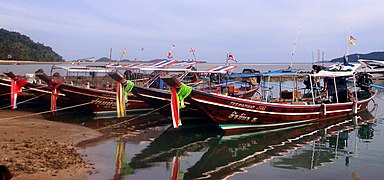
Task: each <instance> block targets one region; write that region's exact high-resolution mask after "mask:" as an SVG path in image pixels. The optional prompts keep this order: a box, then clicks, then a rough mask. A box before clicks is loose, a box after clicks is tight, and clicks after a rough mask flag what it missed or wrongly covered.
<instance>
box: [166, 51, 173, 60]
mask: <svg viewBox="0 0 384 180" xmlns="http://www.w3.org/2000/svg"><path fill="white" fill-rule="evenodd" d="M167 57H168V59H171V58H173V55H172V51H168V55H167Z"/></svg>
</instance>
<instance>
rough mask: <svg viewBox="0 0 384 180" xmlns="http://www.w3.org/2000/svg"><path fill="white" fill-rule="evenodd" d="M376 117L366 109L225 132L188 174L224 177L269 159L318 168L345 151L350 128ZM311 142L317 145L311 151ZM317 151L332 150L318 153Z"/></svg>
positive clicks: (188, 176)
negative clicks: (293, 125) (292, 124)
mask: <svg viewBox="0 0 384 180" xmlns="http://www.w3.org/2000/svg"><path fill="white" fill-rule="evenodd" d="M372 120H373V116H372V115H371V114H370V113H369V112H367V111H364V112H361V113H359V114H358V115H357V116H354V117H350V118H345V117H344V118H339V119H335V118H333V119H325V120H323V121H320V122H318V123H314V124H312V125H306V126H302V127H296V128H293V129H285V130H280V131H273V132H264V133H263V132H261V133H255V134H240V135H231V136H224V137H222V139H221V141H220V142H219V143H218V144H217V145H216V146H213V147H211V148H210V149H209V150H208V151H207V152H206V153H205V154H204V155H203V157H202V158H201V159H200V161H199V162H197V163H196V164H195V165H194V166H192V167H191V168H189V169H188V172H187V173H186V174H185V178H186V179H195V178H213V179H222V178H226V177H229V176H232V175H234V174H235V173H239V172H246V171H245V168H247V167H251V166H256V165H258V164H261V163H263V162H266V161H268V160H270V161H271V165H272V166H275V167H284V168H291V169H293V168H304V169H314V168H315V167H316V166H320V165H322V164H324V163H326V162H332V161H333V160H334V159H335V158H337V156H338V155H337V154H338V153H340V151H343V148H340V147H342V146H345V145H346V144H345V140H346V139H345V138H348V132H349V131H353V130H354V129H356V128H359V124H367V123H369V121H372ZM369 126H371V125H369ZM343 133H345V134H343ZM340 136H341V137H342V138H340ZM335 138H336V139H335ZM310 144H314V145H315V146H312V147H313V148H312V149H311V150H310V151H307V150H306V147H307V146H308V145H310ZM298 150H302V151H303V153H301V152H298ZM294 151H295V153H293V152H294ZM315 151H321V152H328V154H327V153H324V154H321V155H317V156H315V155H314V152H315ZM303 164H305V165H303Z"/></svg>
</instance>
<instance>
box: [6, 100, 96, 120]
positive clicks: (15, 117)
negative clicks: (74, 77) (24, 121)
mask: <svg viewBox="0 0 384 180" xmlns="http://www.w3.org/2000/svg"><path fill="white" fill-rule="evenodd" d="M91 103H92V102H87V103H83V104H78V105H74V106H69V107H64V108H60V109H57V110H56V111H61V110H65V109H71V108H75V107H80V106H84V105H87V104H91ZM50 112H51V110H48V111H43V112H39V113H32V114H26V115H22V116H13V117H8V118H0V120H10V119H18V118H23V117H28V116H35V115H40V114H45V113H50Z"/></svg>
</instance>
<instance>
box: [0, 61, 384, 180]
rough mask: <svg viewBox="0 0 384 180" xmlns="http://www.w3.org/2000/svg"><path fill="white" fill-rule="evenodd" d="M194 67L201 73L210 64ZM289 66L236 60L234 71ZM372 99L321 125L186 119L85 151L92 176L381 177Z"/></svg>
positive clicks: (380, 116)
mask: <svg viewBox="0 0 384 180" xmlns="http://www.w3.org/2000/svg"><path fill="white" fill-rule="evenodd" d="M199 66H200V67H199V69H201V70H202V69H206V68H209V67H212V66H213V65H212V64H204V65H203V64H202V65H199ZM287 66H288V65H276V64H275V65H239V69H240V70H241V69H242V68H245V67H246V68H255V69H259V70H261V71H264V70H268V69H279V68H286V67H287ZM310 66H311V65H310V64H307V65H299V66H297V67H296V68H306V69H308V68H309V67H310ZM41 67H43V68H46V72H49V68H50V66H46V65H43V66H41V65H39V66H6V67H5V66H3V67H1V68H0V71H1V70H3V71H5V70H8V71H9V70H12V71H15V73H28V72H33V71H35V70H36V68H37V69H38V68H41ZM17 70H18V71H17ZM29 70H30V71H29ZM240 70H239V71H240ZM378 83H379V85H383V84H384V83H383V82H378ZM375 99H376V102H377V106H374V104H373V103H370V105H369V108H368V110H369V111H368V112H363V113H360V114H358V115H357V116H353V117H345V118H339V119H334V120H332V121H328V122H324V123H323V124H320V125H318V126H304V127H299V128H295V129H287V130H281V131H276V132H262V133H257V134H238V135H231V136H229V135H226V134H223V133H222V132H221V131H220V130H218V129H216V128H215V127H212V126H208V125H204V124H201V123H194V121H193V120H189V121H184V122H185V123H183V124H184V126H183V127H182V128H180V129H177V130H174V129H172V128H168V127H169V125H163V126H151V127H147V128H144V129H141V130H134V132H135V133H136V134H138V135H136V136H135V135H126V136H125V137H124V138H113V139H109V140H105V141H101V142H98V143H94V144H92V145H90V146H88V147H86V148H83V149H82V151H84V153H87V154H88V156H87V157H86V159H88V160H90V161H92V162H94V163H95V168H96V172H97V173H95V174H92V175H91V176H90V179H154V178H155V179H172V178H175V177H176V176H177V177H178V178H179V179H197V178H200V179H204V178H208V179H222V178H229V179H382V178H383V176H384V164H383V163H384V133H382V132H384V126H383V121H384V110H383V105H384V94H383V91H382V90H380V91H379V94H378V95H377V97H376V98H375ZM148 120H151V119H148ZM201 121H203V122H204V121H205V120H201V119H200V122H201ZM206 121H208V120H206ZM169 122H170V121H169ZM132 132H133V131H132ZM126 133H127V134H130V133H129V131H127V132H126Z"/></svg>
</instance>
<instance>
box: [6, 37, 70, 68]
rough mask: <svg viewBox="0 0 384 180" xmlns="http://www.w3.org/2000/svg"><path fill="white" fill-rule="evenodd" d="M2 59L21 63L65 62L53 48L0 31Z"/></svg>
mask: <svg viewBox="0 0 384 180" xmlns="http://www.w3.org/2000/svg"><path fill="white" fill-rule="evenodd" d="M0 59H9V60H20V61H51V62H55V61H63V57H61V56H60V55H59V54H57V53H56V52H54V51H53V50H52V48H51V47H49V46H44V45H43V44H41V43H35V42H34V41H32V40H31V38H29V37H28V36H26V35H22V34H20V33H18V32H11V31H7V30H5V29H0Z"/></svg>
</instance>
